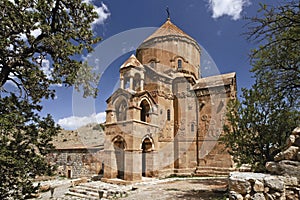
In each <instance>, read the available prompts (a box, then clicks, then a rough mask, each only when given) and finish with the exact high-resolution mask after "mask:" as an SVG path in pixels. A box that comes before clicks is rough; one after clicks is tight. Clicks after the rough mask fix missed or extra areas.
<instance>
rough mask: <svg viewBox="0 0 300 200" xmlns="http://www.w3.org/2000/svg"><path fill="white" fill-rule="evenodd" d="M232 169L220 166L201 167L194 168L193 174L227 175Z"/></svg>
mask: <svg viewBox="0 0 300 200" xmlns="http://www.w3.org/2000/svg"><path fill="white" fill-rule="evenodd" d="M232 171H234V169H233V168H232V169H229V168H222V167H202V166H199V167H197V168H196V171H195V174H194V176H228V175H229V173H230V172H232Z"/></svg>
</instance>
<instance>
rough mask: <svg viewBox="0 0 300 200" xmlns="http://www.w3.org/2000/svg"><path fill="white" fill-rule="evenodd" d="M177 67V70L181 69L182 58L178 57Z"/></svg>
mask: <svg viewBox="0 0 300 200" xmlns="http://www.w3.org/2000/svg"><path fill="white" fill-rule="evenodd" d="M177 69H178V70H181V69H182V60H180V59H178V60H177Z"/></svg>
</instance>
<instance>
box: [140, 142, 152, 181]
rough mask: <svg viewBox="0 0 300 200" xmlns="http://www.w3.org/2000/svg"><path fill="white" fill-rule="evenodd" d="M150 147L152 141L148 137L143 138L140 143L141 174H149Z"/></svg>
mask: <svg viewBox="0 0 300 200" xmlns="http://www.w3.org/2000/svg"><path fill="white" fill-rule="evenodd" d="M151 149H152V142H151V140H150V139H149V138H146V139H144V141H143V143H142V176H144V177H146V176H149V173H150V172H149V171H150V169H149V164H150V163H149V160H150V158H151V157H150V152H151Z"/></svg>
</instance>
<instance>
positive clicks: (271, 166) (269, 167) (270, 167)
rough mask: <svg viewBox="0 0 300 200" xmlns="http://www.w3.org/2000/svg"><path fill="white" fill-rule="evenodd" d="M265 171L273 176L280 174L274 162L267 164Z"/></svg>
mask: <svg viewBox="0 0 300 200" xmlns="http://www.w3.org/2000/svg"><path fill="white" fill-rule="evenodd" d="M266 169H267V170H268V171H269V172H271V173H273V174H282V169H281V168H280V167H279V165H278V163H276V162H267V163H266Z"/></svg>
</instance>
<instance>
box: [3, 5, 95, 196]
mask: <svg viewBox="0 0 300 200" xmlns="http://www.w3.org/2000/svg"><path fill="white" fill-rule="evenodd" d="M0 13H1V15H0V29H1V31H0V92H1V93H0V114H1V117H0V165H1V169H0V173H1V174H0V176H1V178H0V179H1V180H0V198H1V199H8V198H14V199H23V198H25V197H26V196H27V195H29V194H30V193H31V192H33V191H34V189H36V188H34V187H33V186H32V182H31V178H33V177H35V176H36V175H43V174H48V173H51V167H52V166H49V165H48V164H47V162H46V161H45V155H46V154H47V153H48V152H49V150H51V148H53V146H52V145H51V144H50V141H51V138H52V136H54V135H56V134H57V132H58V131H59V129H60V128H59V127H58V126H57V125H56V124H55V122H54V121H53V119H52V118H51V116H50V115H49V116H47V117H40V116H39V112H40V111H41V109H42V106H41V100H42V99H48V98H54V96H55V90H54V87H53V86H55V85H57V84H62V85H63V86H66V87H69V86H72V85H74V86H75V88H76V89H81V90H83V94H84V96H91V95H92V96H95V95H96V93H97V87H96V83H97V80H98V77H97V75H96V74H95V73H93V71H92V68H91V67H90V66H88V65H87V63H86V62H84V61H83V59H82V57H81V56H82V55H85V54H86V53H89V52H91V51H92V50H93V45H94V44H95V43H97V42H98V41H99V39H100V38H98V37H95V36H94V35H93V30H92V24H93V21H94V20H95V19H96V18H97V17H98V15H97V13H96V12H95V10H94V6H93V5H91V4H88V3H82V2H81V0H73V1H71V2H70V1H68V0H47V1H46V0H35V1H32V0H2V1H0Z"/></svg>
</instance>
